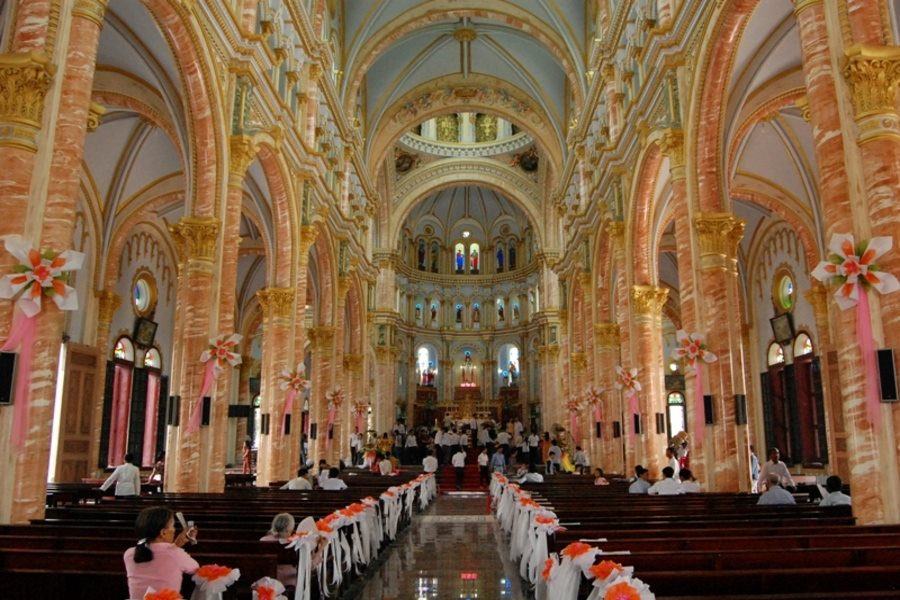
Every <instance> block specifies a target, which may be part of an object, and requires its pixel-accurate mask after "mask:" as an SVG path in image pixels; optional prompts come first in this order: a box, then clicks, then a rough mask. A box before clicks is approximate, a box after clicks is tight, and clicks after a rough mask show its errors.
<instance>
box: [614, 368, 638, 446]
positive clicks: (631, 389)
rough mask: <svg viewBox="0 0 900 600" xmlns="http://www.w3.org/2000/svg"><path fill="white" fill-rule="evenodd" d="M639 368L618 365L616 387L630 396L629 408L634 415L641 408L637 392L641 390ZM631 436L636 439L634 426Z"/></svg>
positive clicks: (627, 396)
mask: <svg viewBox="0 0 900 600" xmlns="http://www.w3.org/2000/svg"><path fill="white" fill-rule="evenodd" d="M637 374H638V370H637V369H635V368H633V367H632V368H631V369H627V370H626V369H625V368H624V367H622V365H616V389H617V390H621V391H622V393H623V394H625V397H626V398H628V410H629V411H630V412H631V414H633V415H639V414H640V413H641V408H640V406H638V398H637V393H638V392H639V391H641V383H640V382H639V381H638V380H637ZM629 430H630V431H631V434H630V435H631V437H632V439H634V433H635V432H634V427H633V426H631V427H629Z"/></svg>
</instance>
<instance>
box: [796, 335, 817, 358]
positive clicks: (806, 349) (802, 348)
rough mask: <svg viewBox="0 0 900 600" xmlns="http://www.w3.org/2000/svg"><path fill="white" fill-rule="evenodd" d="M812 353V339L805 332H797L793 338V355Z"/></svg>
mask: <svg viewBox="0 0 900 600" xmlns="http://www.w3.org/2000/svg"><path fill="white" fill-rule="evenodd" d="M812 353H813V344H812V340H811V339H810V338H809V336H808V335H806V334H805V333H802V332H801V333H798V334H797V337H796V338H794V356H803V355H805V354H812Z"/></svg>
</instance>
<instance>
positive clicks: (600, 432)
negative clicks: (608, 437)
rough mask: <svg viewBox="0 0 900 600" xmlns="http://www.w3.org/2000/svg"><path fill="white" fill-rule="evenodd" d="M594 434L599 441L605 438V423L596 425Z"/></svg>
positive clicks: (596, 423)
mask: <svg viewBox="0 0 900 600" xmlns="http://www.w3.org/2000/svg"><path fill="white" fill-rule="evenodd" d="M594 434H595V435H596V436H597V438H598V439H599V438H602V437H603V423H601V422H600V421H597V422H595V423H594Z"/></svg>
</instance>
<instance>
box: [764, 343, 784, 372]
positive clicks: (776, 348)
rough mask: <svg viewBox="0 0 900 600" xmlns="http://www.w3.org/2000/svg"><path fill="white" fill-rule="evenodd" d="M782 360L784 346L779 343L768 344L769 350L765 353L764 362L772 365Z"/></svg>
mask: <svg viewBox="0 0 900 600" xmlns="http://www.w3.org/2000/svg"><path fill="white" fill-rule="evenodd" d="M783 362H784V348H782V347H781V345H780V344H769V351H768V353H767V358H766V364H767V365H769V366H770V367H771V366H772V365H777V364H781V363H783Z"/></svg>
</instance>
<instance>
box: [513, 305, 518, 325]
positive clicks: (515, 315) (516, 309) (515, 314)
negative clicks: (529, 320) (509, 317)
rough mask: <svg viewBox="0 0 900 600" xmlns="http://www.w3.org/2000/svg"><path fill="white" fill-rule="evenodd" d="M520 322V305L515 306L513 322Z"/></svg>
mask: <svg viewBox="0 0 900 600" xmlns="http://www.w3.org/2000/svg"><path fill="white" fill-rule="evenodd" d="M518 320H519V305H518V304H513V321H518Z"/></svg>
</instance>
